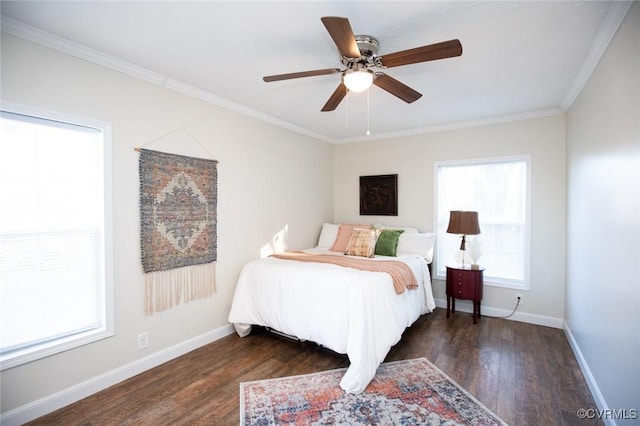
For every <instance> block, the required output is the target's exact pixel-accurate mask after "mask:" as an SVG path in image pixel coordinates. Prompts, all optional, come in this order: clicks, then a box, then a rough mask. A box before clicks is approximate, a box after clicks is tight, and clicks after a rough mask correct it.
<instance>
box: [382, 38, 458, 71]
mask: <svg viewBox="0 0 640 426" xmlns="http://www.w3.org/2000/svg"><path fill="white" fill-rule="evenodd" d="M460 55H462V44H460V40H458V39H455V40H449V41H443V42H440V43H436V44H430V45H428V46H422V47H416V48H415V49H409V50H403V51H401V52H396V53H391V54H388V55H384V56H382V57H380V61H381V62H382V65H384V66H385V67H387V68H391V67H399V66H401V65H409V64H416V63H418V62H426V61H435V60H436V59H445V58H452V57H454V56H460Z"/></svg>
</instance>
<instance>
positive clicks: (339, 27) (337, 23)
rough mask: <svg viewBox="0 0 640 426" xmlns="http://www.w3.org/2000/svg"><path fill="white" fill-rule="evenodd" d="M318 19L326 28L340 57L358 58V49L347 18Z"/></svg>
mask: <svg viewBox="0 0 640 426" xmlns="http://www.w3.org/2000/svg"><path fill="white" fill-rule="evenodd" d="M320 19H321V20H322V23H323V24H324V26H325V27H326V28H327V31H328V32H329V35H330V36H331V38H332V39H333V42H334V43H335V44H336V46H338V50H339V51H340V54H341V55H342V56H346V57H348V58H359V57H360V49H358V44H357V43H356V37H355V36H354V35H353V30H352V29H351V24H350V23H349V20H348V19H347V18H340V17H338V16H325V17H322V18H320Z"/></svg>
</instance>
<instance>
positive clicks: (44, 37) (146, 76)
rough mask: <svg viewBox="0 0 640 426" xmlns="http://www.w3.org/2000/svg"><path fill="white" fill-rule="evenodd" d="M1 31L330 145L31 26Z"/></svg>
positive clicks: (13, 24)
mask: <svg viewBox="0 0 640 426" xmlns="http://www.w3.org/2000/svg"><path fill="white" fill-rule="evenodd" d="M1 28H2V31H3V32H6V33H7V34H11V35H14V36H16V37H20V38H22V39H25V40H28V41H31V42H33V43H37V44H40V45H42V46H45V47H49V48H51V49H54V50H58V51H60V52H63V53H66V54H69V55H71V56H75V57H77V58H80V59H84V60H86V61H89V62H93V63H95V64H98V65H101V66H104V67H106V68H109V69H112V70H114V71H118V72H121V73H123V74H126V75H129V76H132V77H135V78H139V79H141V80H144V81H147V82H149V83H152V84H155V85H158V86H161V87H164V88H166V89H169V90H173V91H175V92H179V93H182V94H184V95H188V96H191V97H194V98H197V99H200V100H202V101H205V102H208V103H211V104H214V105H217V106H220V107H222V108H225V109H229V110H231V111H235V112H238V113H240V114H243V115H246V116H249V117H252V118H255V119H257V120H260V121H264V122H267V123H270V124H273V125H275V126H278V127H281V128H284V129H288V130H291V131H293V132H296V133H300V134H303V135H305V136H309V137H312V138H314V139H318V140H321V141H323V142H333V140H332V139H331V138H329V137H327V136H326V135H322V134H319V133H315V132H311V131H310V130H308V129H305V128H302V127H300V126H297V125H295V124H293V123H290V122H288V121H284V120H280V119H277V118H275V117H273V116H270V115H268V114H264V113H262V112H260V111H256V110H254V109H252V108H248V107H246V106H244V105H241V104H239V103H237V102H233V101H230V100H229V99H226V98H222V97H220V96H216V95H214V94H212V93H210V92H207V91H205V90H202V89H199V88H197V87H195V86H191V85H189V84H186V83H183V82H181V81H178V80H174V79H171V78H169V77H167V76H166V75H164V74H160V73H156V72H153V71H150V70H148V69H146V68H143V67H140V66H138V65H134V64H132V63H130V62H127V61H124V60H122V59H119V58H116V57H115V56H111V55H108V54H106V53H103V52H100V51H98V50H95V49H92V48H90V47H87V46H84V45H82V44H79V43H76V42H73V41H71V40H68V39H65V38H62V37H59V36H56V35H54V34H51V33H48V32H46V31H42V30H40V29H38V28H35V27H32V26H30V25H26V24H23V23H22V22H19V21H16V20H14V19H10V18H7V17H4V16H3V17H2V24H1Z"/></svg>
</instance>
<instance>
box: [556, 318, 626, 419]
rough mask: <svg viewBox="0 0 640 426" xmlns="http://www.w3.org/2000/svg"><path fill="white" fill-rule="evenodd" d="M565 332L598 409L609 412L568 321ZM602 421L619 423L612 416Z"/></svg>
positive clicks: (565, 324) (564, 328)
mask: <svg viewBox="0 0 640 426" xmlns="http://www.w3.org/2000/svg"><path fill="white" fill-rule="evenodd" d="M563 330H564V334H565V336H567V340H568V341H569V346H571V350H572V351H573V354H574V355H575V356H576V361H578V365H579V366H580V370H582V374H583V375H584V378H585V380H586V382H587V386H589V390H590V391H591V395H592V396H593V400H594V401H595V403H596V405H597V406H598V410H601V412H608V409H609V406H608V405H607V402H606V401H605V399H604V396H603V395H602V392H600V387H598V382H596V379H595V377H593V374H592V373H591V369H590V368H589V364H587V360H586V359H585V357H584V355H582V351H581V350H580V346H579V345H578V341H577V340H576V338H575V337H574V335H573V332H572V331H571V327H569V324H567V323H566V322H565V323H564V327H563ZM602 421H603V422H604V423H605V424H606V425H610V426H615V425H616V424H617V423H616V421H615V420H614V419H611V418H602Z"/></svg>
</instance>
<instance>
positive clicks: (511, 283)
mask: <svg viewBox="0 0 640 426" xmlns="http://www.w3.org/2000/svg"><path fill="white" fill-rule="evenodd" d="M509 162H524V163H525V167H526V182H525V203H526V205H525V223H524V242H523V250H522V256H523V264H524V271H523V279H522V282H520V281H516V280H512V279H507V278H502V279H501V278H499V277H492V276H488V275H486V274H485V276H484V280H483V282H484V285H487V286H490V287H500V288H509V289H516V290H524V291H528V290H530V285H531V280H530V277H531V185H532V182H531V155H530V154H519V155H508V156H499V157H482V158H472V159H462V160H444V161H436V162H434V169H433V170H434V189H433V193H434V214H433V218H434V225H433V226H434V227H433V229H434V230H435V232H436V235H438V232H439V227H438V207H439V202H440V200H439V192H438V186H439V181H438V176H439V173H438V170H439V168H440V167H456V166H473V165H477V166H480V165H489V164H495V163H509ZM445 221H448V216H447V218H445ZM480 229H481V230H482V217H481V216H480ZM439 240H440V238H436V243H435V244H436V247H435V250H434V252H435V253H434V257H435V262H436V264H435V267H434V278H436V279H441V280H445V279H446V275H445V273H446V268H444V271H445V272H443V273H441V272H440V271H439V267H438V266H439V263H438V262H439V259H438V253H439ZM443 266H447V265H443Z"/></svg>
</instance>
